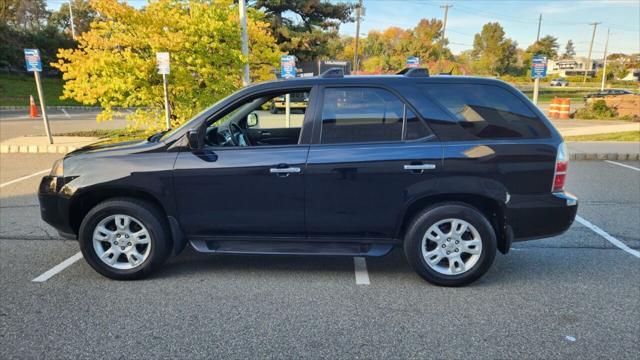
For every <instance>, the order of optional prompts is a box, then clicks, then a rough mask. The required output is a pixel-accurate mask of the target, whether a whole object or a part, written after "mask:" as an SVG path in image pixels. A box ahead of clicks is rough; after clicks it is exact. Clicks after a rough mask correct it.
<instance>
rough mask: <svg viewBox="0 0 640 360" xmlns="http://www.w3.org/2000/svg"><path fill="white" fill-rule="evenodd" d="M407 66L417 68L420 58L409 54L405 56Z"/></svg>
mask: <svg viewBox="0 0 640 360" xmlns="http://www.w3.org/2000/svg"><path fill="white" fill-rule="evenodd" d="M407 67H408V68H418V67H420V58H419V57H417V56H409V57H408V58H407Z"/></svg>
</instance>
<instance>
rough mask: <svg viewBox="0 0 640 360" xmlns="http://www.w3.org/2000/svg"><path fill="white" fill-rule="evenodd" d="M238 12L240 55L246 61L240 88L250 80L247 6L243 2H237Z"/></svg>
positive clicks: (243, 0)
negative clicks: (240, 40) (240, 35)
mask: <svg viewBox="0 0 640 360" xmlns="http://www.w3.org/2000/svg"><path fill="white" fill-rule="evenodd" d="M238 10H239V11H240V28H241V29H242V55H243V56H244V57H245V58H246V59H247V63H246V64H244V69H243V73H242V86H247V85H249V84H250V83H251V78H250V77H249V35H247V5H246V4H245V0H238Z"/></svg>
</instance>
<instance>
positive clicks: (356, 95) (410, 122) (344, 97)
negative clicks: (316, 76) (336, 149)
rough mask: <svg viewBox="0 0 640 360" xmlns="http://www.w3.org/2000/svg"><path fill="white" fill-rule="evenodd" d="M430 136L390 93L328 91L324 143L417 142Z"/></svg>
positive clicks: (325, 95)
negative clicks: (405, 140) (415, 140)
mask: <svg viewBox="0 0 640 360" xmlns="http://www.w3.org/2000/svg"><path fill="white" fill-rule="evenodd" d="M405 127H406V128H405ZM427 135H429V130H428V129H427V127H426V125H425V124H424V123H423V122H422V120H420V119H419V118H418V117H417V116H416V115H415V114H414V113H413V112H412V111H411V110H410V109H408V108H407V107H406V105H405V104H404V103H403V102H402V101H401V100H400V99H398V98H397V97H396V96H395V95H393V94H392V93H390V92H389V91H387V90H384V89H380V88H367V87H354V88H328V89H326V90H325V92H324V101H323V104H322V130H321V138H320V143H322V144H339V143H353V142H376V141H401V140H403V139H407V140H414V139H419V138H422V137H425V136H427Z"/></svg>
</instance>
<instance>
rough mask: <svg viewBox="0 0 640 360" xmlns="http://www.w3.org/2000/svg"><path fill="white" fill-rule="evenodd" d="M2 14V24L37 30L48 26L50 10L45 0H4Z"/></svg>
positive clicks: (0, 14) (0, 5) (0, 12)
mask: <svg viewBox="0 0 640 360" xmlns="http://www.w3.org/2000/svg"><path fill="white" fill-rule="evenodd" d="M0 16H1V20H2V24H6V25H8V26H10V27H13V28H19V29H22V30H28V31H37V30H41V29H42V28H44V27H45V26H46V23H47V18H48V17H49V11H47V4H46V1H45V0H2V2H1V3H0Z"/></svg>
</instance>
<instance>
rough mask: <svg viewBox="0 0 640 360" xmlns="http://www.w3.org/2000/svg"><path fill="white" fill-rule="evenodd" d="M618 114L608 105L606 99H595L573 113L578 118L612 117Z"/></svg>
mask: <svg viewBox="0 0 640 360" xmlns="http://www.w3.org/2000/svg"><path fill="white" fill-rule="evenodd" d="M617 116H618V113H617V112H616V110H615V109H614V108H611V107H609V106H607V103H606V102H605V101H604V100H595V101H592V102H589V103H587V106H585V107H583V108H582V109H578V110H577V111H576V112H575V113H573V117H574V118H577V119H611V118H615V117H617Z"/></svg>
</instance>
